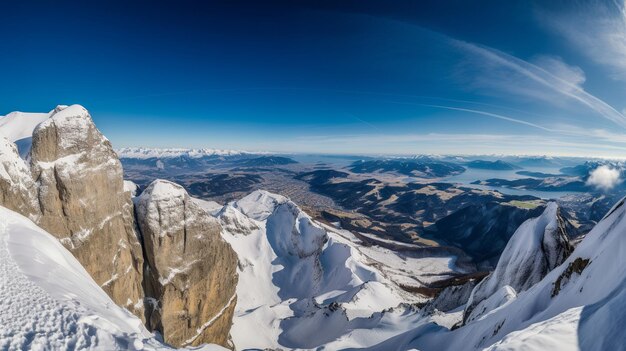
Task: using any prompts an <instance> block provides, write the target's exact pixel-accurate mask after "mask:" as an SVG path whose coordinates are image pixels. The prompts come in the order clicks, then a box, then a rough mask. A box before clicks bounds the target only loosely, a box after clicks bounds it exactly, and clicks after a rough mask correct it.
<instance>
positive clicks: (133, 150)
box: [116, 147, 263, 160]
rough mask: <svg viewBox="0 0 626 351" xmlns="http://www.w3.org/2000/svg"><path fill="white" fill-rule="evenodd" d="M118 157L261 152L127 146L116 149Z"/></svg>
mask: <svg viewBox="0 0 626 351" xmlns="http://www.w3.org/2000/svg"><path fill="white" fill-rule="evenodd" d="M116 152H117V155H118V156H119V157H120V158H132V159H141V160H145V159H150V158H164V159H165V158H175V157H181V156H186V157H190V158H200V157H206V156H239V155H247V154H263V153H261V152H249V151H237V150H220V149H184V148H164V149H158V148H141V147H127V148H122V149H117V150H116Z"/></svg>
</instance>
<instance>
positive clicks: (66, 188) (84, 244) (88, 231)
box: [30, 105, 143, 316]
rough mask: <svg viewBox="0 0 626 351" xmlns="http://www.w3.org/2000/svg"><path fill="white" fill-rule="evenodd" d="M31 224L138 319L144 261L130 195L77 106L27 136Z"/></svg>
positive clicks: (63, 110) (109, 154) (97, 134)
mask: <svg viewBox="0 0 626 351" xmlns="http://www.w3.org/2000/svg"><path fill="white" fill-rule="evenodd" d="M30 161H31V172H32V176H33V179H34V180H35V181H36V183H37V185H38V189H37V199H38V203H39V211H40V214H39V218H38V219H37V224H39V226H41V227H42V228H44V229H45V230H47V231H48V232H50V233H51V234H53V235H55V236H56V237H57V238H58V239H59V240H60V241H61V243H63V245H65V247H67V248H68V249H69V250H70V251H71V252H72V254H74V256H75V257H76V258H77V259H78V260H79V262H80V263H81V264H82V265H83V266H84V267H85V269H86V270H87V271H88V272H89V273H90V275H91V276H92V277H93V279H94V280H95V281H96V283H98V284H99V285H100V286H101V287H102V288H103V289H104V290H105V291H106V292H107V293H108V294H109V296H111V298H112V299H113V300H114V301H115V302H116V303H117V304H119V305H121V306H124V307H126V308H128V309H129V310H130V311H132V312H134V313H135V314H136V315H138V316H143V290H142V287H141V281H142V272H143V268H142V267H143V257H142V254H141V245H140V244H139V241H138V239H137V235H136V233H135V230H134V228H135V225H134V218H133V209H132V202H131V200H130V193H129V192H125V191H124V184H123V171H122V165H121V164H120V162H119V160H118V158H117V156H116V154H115V152H114V151H113V148H112V147H111V144H110V143H109V141H108V140H107V139H106V138H105V137H104V136H103V135H102V134H101V133H100V131H99V130H98V129H97V128H96V126H95V125H94V123H93V121H92V119H91V116H90V115H89V113H88V112H87V110H86V109H84V108H83V107H82V106H79V105H73V106H69V107H59V108H57V109H55V110H54V112H53V113H52V115H51V116H50V118H48V119H46V120H45V121H43V122H42V123H40V124H39V125H38V126H37V127H36V128H35V130H34V131H33V137H32V149H31V154H30Z"/></svg>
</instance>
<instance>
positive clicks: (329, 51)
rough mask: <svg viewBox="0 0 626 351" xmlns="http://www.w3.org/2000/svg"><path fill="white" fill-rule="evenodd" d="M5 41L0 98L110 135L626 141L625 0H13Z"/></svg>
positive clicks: (233, 145) (557, 146) (128, 140)
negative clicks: (71, 114) (82, 113)
mask: <svg viewBox="0 0 626 351" xmlns="http://www.w3.org/2000/svg"><path fill="white" fill-rule="evenodd" d="M94 3H95V2H94ZM0 42H1V43H2V44H3V45H2V47H3V49H4V50H3V54H2V55H0V77H1V78H2V84H1V85H0V94H1V96H2V98H1V99H0V114H2V113H8V112H10V111H14V110H20V111H29V112H31V111H48V110H50V109H52V108H53V107H54V106H56V105H57V104H73V103H79V104H82V105H84V106H85V107H87V108H88V109H89V110H90V112H91V114H92V116H93V118H94V120H95V121H96V123H97V125H98V127H99V128H100V129H101V130H102V131H103V132H104V133H105V135H107V137H108V138H109V139H110V140H111V141H112V142H113V144H114V146H116V147H125V146H151V147H211V148H229V149H247V150H270V151H282V152H323V153H359V154H416V153H438V154H492V153H496V154H547V155H575V156H606V157H625V156H626V152H625V151H626V118H625V117H624V113H625V109H626V99H625V98H624V96H625V94H626V12H625V11H624V4H623V3H622V2H615V1H606V2H602V1H585V2H577V1H554V2H547V1H541V2H531V1H479V2H468V1H433V2H429V1H419V2H416V1H396V2H388V1H342V2H325V1H322V2H319V1H317V2H313V1H311V2H307V1H299V2H262V3H261V2H239V1H224V2H200V1H197V2H192V1H176V2H158V1H150V2H148V1H145V2H133V3H132V4H128V3H124V2H114V1H108V2H98V4H82V3H79V2H76V3H70V2H63V1H61V2H54V3H52V2H44V1H41V2H38V1H35V2H28V4H26V3H25V2H15V3H11V4H7V3H3V4H2V5H0Z"/></svg>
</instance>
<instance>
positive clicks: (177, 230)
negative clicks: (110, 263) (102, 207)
mask: <svg viewBox="0 0 626 351" xmlns="http://www.w3.org/2000/svg"><path fill="white" fill-rule="evenodd" d="M135 204H136V215H137V222H138V224H139V228H140V231H141V235H142V238H143V244H144V252H145V258H146V268H145V284H144V285H145V290H146V296H147V297H148V300H149V301H151V302H152V308H150V307H147V311H146V317H147V324H148V327H149V328H151V329H153V330H158V331H159V332H160V333H161V334H162V335H163V337H164V340H165V341H166V342H167V343H169V344H172V345H176V346H183V345H198V344H201V343H209V342H210V343H217V344H221V345H228V335H229V330H230V327H231V323H232V317H233V312H234V309H235V304H236V301H235V300H236V291H235V289H236V286H237V273H236V267H237V256H236V254H235V252H234V251H233V250H232V248H231V247H230V245H228V243H226V242H225V241H223V240H222V238H221V236H220V230H221V227H220V224H219V222H218V221H217V220H216V219H215V218H213V217H211V216H209V215H208V214H207V213H206V211H205V210H204V209H202V208H201V207H200V206H199V205H198V204H197V203H196V202H194V201H193V200H192V199H191V197H190V196H189V195H188V194H187V192H186V191H185V190H184V189H183V188H182V187H181V186H180V185H177V184H174V183H171V182H168V181H164V180H156V181H154V182H153V183H152V184H150V185H149V186H148V187H147V188H146V190H144V191H143V192H142V193H141V195H140V196H139V197H137V198H136V201H135Z"/></svg>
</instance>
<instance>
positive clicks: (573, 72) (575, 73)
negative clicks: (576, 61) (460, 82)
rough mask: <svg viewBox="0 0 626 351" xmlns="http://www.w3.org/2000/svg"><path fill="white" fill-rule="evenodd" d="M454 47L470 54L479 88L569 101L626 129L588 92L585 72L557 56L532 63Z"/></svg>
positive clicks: (468, 71) (469, 66)
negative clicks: (585, 85)
mask: <svg viewBox="0 0 626 351" xmlns="http://www.w3.org/2000/svg"><path fill="white" fill-rule="evenodd" d="M452 42H453V44H454V45H456V46H457V47H458V48H459V49H461V50H463V51H464V52H465V53H466V54H467V62H466V63H465V65H464V67H465V76H466V78H468V79H470V80H471V82H472V84H473V86H474V87H475V88H477V89H487V90H491V91H496V92H499V93H507V94H512V95H517V96H522V97H526V98H531V99H533V100H543V101H545V102H548V103H550V104H555V105H559V104H560V105H561V106H560V107H562V104H561V103H560V102H559V101H562V100H563V99H564V98H567V99H569V100H571V101H575V102H577V103H579V104H581V105H583V106H586V107H587V108H589V109H590V110H591V111H594V112H595V113H597V114H598V115H599V116H602V117H604V118H606V119H608V120H610V121H612V122H614V123H616V124H618V125H620V126H622V127H625V128H626V117H625V116H624V115H623V114H622V113H621V112H619V111H617V110H616V109H615V108H613V107H612V106H611V105H609V104H607V103H606V102H604V101H603V100H601V99H599V98H597V97H596V96H594V95H592V94H590V93H589V92H587V91H586V90H585V89H584V88H583V87H582V84H583V83H584V82H585V75H584V72H583V71H582V69H580V68H579V67H575V66H570V65H567V64H566V63H565V62H563V60H562V59H560V58H558V57H554V56H538V57H537V58H535V60H534V62H529V61H525V60H522V59H520V58H517V57H515V56H512V55H509V54H506V53H504V52H501V51H499V50H496V49H493V48H489V47H484V46H479V45H476V44H472V43H467V42H463V41H458V40H452Z"/></svg>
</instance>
